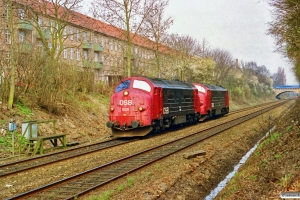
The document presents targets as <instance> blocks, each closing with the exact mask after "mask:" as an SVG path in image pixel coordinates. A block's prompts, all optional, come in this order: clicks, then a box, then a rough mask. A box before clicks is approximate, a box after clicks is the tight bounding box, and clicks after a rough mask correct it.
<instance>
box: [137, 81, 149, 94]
mask: <svg viewBox="0 0 300 200" xmlns="http://www.w3.org/2000/svg"><path fill="white" fill-rule="evenodd" d="M132 87H133V88H136V89H141V90H145V91H147V92H151V86H150V85H149V83H147V82H146V81H140V80H134V81H133V84H132Z"/></svg>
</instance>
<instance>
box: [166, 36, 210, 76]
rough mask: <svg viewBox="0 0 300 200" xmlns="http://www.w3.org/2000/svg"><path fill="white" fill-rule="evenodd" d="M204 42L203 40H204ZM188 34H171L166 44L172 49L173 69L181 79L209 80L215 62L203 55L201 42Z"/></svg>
mask: <svg viewBox="0 0 300 200" xmlns="http://www.w3.org/2000/svg"><path fill="white" fill-rule="evenodd" d="M204 43H205V42H204ZM204 43H201V44H200V43H199V41H198V40H196V39H194V38H192V37H190V36H180V35H178V34H171V35H169V37H168V40H167V42H166V44H167V45H168V46H169V47H170V48H172V49H173V51H171V52H170V53H171V54H172V57H173V63H172V64H173V70H174V71H176V72H177V74H176V76H177V77H178V78H179V79H180V80H182V81H185V80H189V81H202V82H203V81H205V82H209V79H210V78H211V77H210V76H209V75H208V73H209V74H212V73H211V72H212V69H213V68H214V65H215V63H214V62H213V61H212V60H211V59H210V58H208V57H203V55H204V54H203V51H202V50H203V44H204Z"/></svg>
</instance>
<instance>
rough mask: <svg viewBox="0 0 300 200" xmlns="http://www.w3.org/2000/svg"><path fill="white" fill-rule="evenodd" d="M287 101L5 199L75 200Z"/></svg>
mask: <svg viewBox="0 0 300 200" xmlns="http://www.w3.org/2000/svg"><path fill="white" fill-rule="evenodd" d="M286 102H287V101H280V102H278V103H277V104H272V105H271V106H269V107H265V108H262V109H260V110H259V111H255V112H252V113H251V114H247V115H244V116H242V117H239V118H236V119H233V120H231V121H228V122H225V123H222V124H219V125H216V126H213V127H210V128H208V129H206V130H204V131H201V132H197V133H194V134H192V135H188V136H185V137H182V138H179V139H176V140H174V141H171V142H167V143H164V144H162V145H158V146H155V147H152V148H149V149H147V150H143V151H141V152H138V153H135V154H133V155H130V156H127V157H124V158H121V159H119V160H116V161H113V162H110V163H107V164H104V165H101V166H99V167H96V168H93V169H90V170H88V171H85V172H82V173H80V174H77V175H74V176H71V177H68V178H65V179H62V180H60V181H57V182H54V183H51V184H48V185H45V186H42V187H40V188H37V189H34V190H31V191H28V192H25V193H22V194H19V195H17V196H14V197H10V198H9V199H76V198H77V197H78V196H80V195H83V194H85V193H88V192H89V191H91V190H93V189H95V188H98V187H101V186H103V185H104V184H106V183H108V182H110V181H113V180H115V179H118V178H120V177H122V176H124V175H127V174H128V173H130V172H133V171H135V170H138V169H140V168H142V167H145V166H147V165H149V164H151V163H153V162H155V161H158V160H160V159H163V158H165V157H167V156H169V155H171V154H174V153H176V152H178V151H181V150H183V149H185V148H187V147H189V146H191V145H194V144H196V143H198V142H201V141H203V140H205V139H208V138H209V137H211V136H213V135H216V134H218V133H221V132H223V131H225V130H227V129H229V128H232V127H234V126H236V125H238V124H241V123H243V122H245V121H247V120H250V119H252V118H254V117H257V116H259V115H261V114H263V113H265V112H268V111H270V110H272V109H274V108H276V107H278V106H281V105H283V104H284V103H286Z"/></svg>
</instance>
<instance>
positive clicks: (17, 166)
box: [0, 101, 278, 178]
mask: <svg viewBox="0 0 300 200" xmlns="http://www.w3.org/2000/svg"><path fill="white" fill-rule="evenodd" d="M269 104H270V103H265V104H260V105H256V106H252V107H249V108H244V109H240V110H236V111H233V112H231V113H230V114H236V113H239V112H244V111H247V110H251V109H255V108H258V107H262V106H266V105H269ZM276 104H278V101H277V102H273V103H271V105H276ZM136 140H138V139H136V138H135V139H130V138H128V139H123V140H120V139H118V140H109V141H105V142H100V143H95V144H91V145H88V146H82V147H76V148H72V149H68V150H64V151H60V152H54V153H50V154H45V155H42V156H36V157H32V158H29V159H24V160H20V161H17V162H12V163H7V164H3V165H0V178H1V177H4V176H8V175H12V174H16V173H19V172H22V171H25V170H30V169H33V168H36V167H41V166H44V165H47V164H51V163H55V162H59V161H63V160H67V159H71V158H74V157H77V156H82V155H85V154H89V153H93V152H96V151H100V150H104V149H107V148H112V147H115V146H118V145H122V144H126V143H129V142H133V141H136Z"/></svg>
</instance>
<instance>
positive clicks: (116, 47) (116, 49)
mask: <svg viewBox="0 0 300 200" xmlns="http://www.w3.org/2000/svg"><path fill="white" fill-rule="evenodd" d="M118 46H119V45H118V43H117V42H115V51H118Z"/></svg>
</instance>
